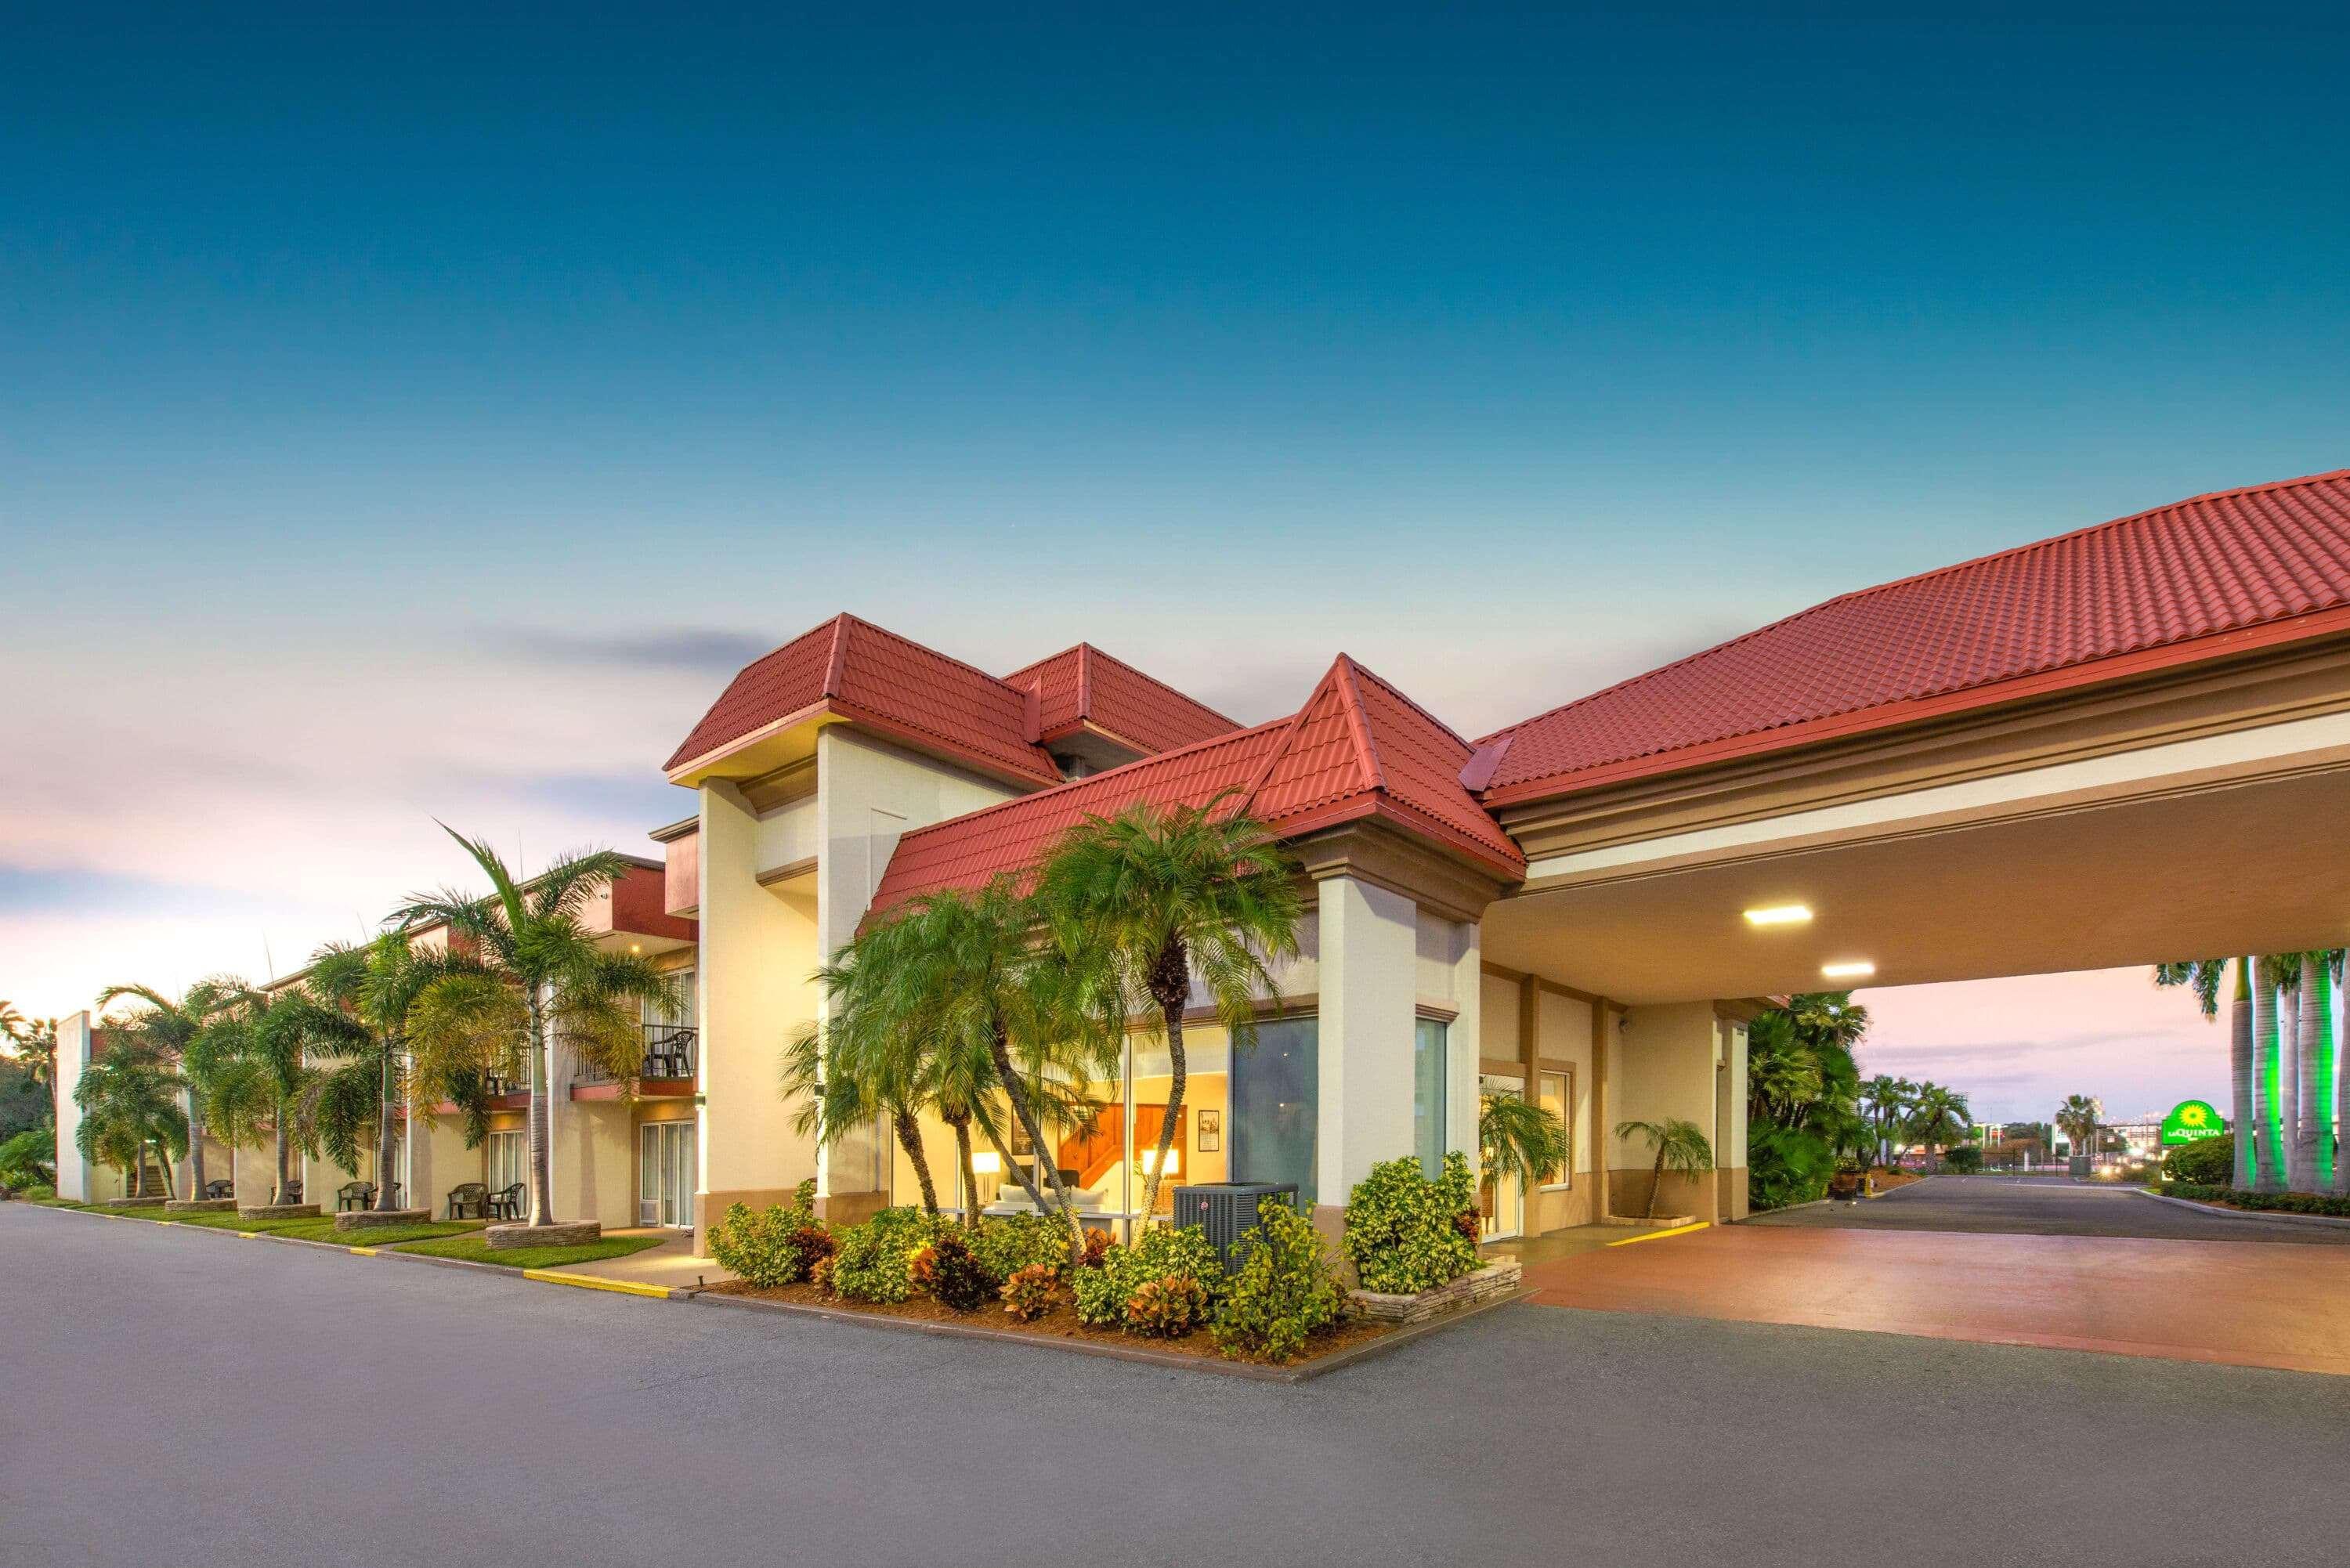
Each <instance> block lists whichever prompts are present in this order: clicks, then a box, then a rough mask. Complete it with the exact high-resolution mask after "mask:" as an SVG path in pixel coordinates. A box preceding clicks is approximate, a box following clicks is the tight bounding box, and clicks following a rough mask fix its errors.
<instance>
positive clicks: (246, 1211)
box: [236, 1203, 318, 1220]
mask: <svg viewBox="0 0 2350 1568" xmlns="http://www.w3.org/2000/svg"><path fill="white" fill-rule="evenodd" d="M236 1217H237V1218H238V1219H240V1220H316V1219H317V1217H318V1206H317V1204H315V1203H246V1204H240V1205H239V1206H238V1207H237V1210H236Z"/></svg>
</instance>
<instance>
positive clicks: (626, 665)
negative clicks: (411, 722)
mask: <svg viewBox="0 0 2350 1568" xmlns="http://www.w3.org/2000/svg"><path fill="white" fill-rule="evenodd" d="M777 641H778V639H775V638H774V637H772V636H770V635H768V634H767V633H765V632H751V631H733V630H729V629H727V628H722V627H692V626H681V627H662V628H654V629H652V630H650V631H631V630H623V629H617V628H616V629H614V630H611V631H598V632H583V631H569V630H556V629H551V628H524V629H515V628H489V629H487V630H485V631H484V633H483V642H484V646H485V647H487V648H489V649H493V650H494V651H497V652H500V653H503V654H505V655H506V656H508V657H511V658H515V659H522V660H525V661H526V662H530V663H538V664H556V665H563V666H567V667H574V668H576V667H581V666H586V667H590V668H598V669H629V670H691V671H694V672H696V673H698V674H708V675H732V674H733V672H734V671H736V670H740V669H742V668H743V666H744V665H746V664H748V663H750V662H751V661H752V660H753V659H756V658H758V657H759V656H760V655H761V654H763V653H766V652H769V651H770V650H772V649H775V647H776V646H777ZM712 695H715V693H712Z"/></svg>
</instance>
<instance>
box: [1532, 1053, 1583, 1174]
mask: <svg viewBox="0 0 2350 1568" xmlns="http://www.w3.org/2000/svg"><path fill="white" fill-rule="evenodd" d="M1540 1078H1541V1088H1540V1090H1539V1094H1540V1096H1541V1104H1542V1108H1543V1109H1544V1110H1546V1111H1548V1112H1550V1114H1551V1115H1553V1116H1556V1117H1557V1118H1558V1119H1559V1121H1560V1123H1561V1124H1562V1125H1563V1126H1565V1128H1566V1138H1567V1147H1566V1158H1565V1159H1564V1160H1563V1161H1561V1162H1560V1163H1559V1164H1558V1166H1557V1167H1556V1168H1553V1169H1550V1170H1546V1171H1544V1172H1543V1177H1542V1184H1543V1186H1544V1188H1546V1189H1564V1188H1567V1187H1571V1186H1573V1185H1574V1184H1575V1075H1573V1074H1571V1073H1544V1074H1542V1075H1540Z"/></svg>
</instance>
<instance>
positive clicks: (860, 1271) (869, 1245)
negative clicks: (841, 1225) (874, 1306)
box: [830, 1208, 940, 1302]
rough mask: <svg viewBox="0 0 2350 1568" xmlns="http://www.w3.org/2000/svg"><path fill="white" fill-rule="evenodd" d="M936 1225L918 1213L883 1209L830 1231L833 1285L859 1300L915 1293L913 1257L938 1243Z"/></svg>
mask: <svg viewBox="0 0 2350 1568" xmlns="http://www.w3.org/2000/svg"><path fill="white" fill-rule="evenodd" d="M939 1228H940V1227H939V1222H938V1221H937V1220H932V1219H931V1217H930V1216H929V1215H927V1214H925V1213H923V1212H922V1211H921V1210H920V1209H910V1208H908V1209H884V1210H881V1212H880V1213H879V1214H876V1215H875V1216H873V1218H872V1219H870V1220H867V1221H866V1222H865V1223H864V1224H862V1225H851V1226H850V1227H849V1228H848V1229H847V1230H846V1231H835V1232H834V1233H833V1241H834V1242H835V1243H836V1248H835V1251H834V1252H833V1254H832V1258H831V1260H830V1261H831V1263H832V1273H831V1284H832V1290H833V1293H835V1294H836V1295H839V1296H844V1297H846V1298H847V1299H848V1300H850V1301H858V1302H901V1301H904V1300H905V1299H906V1298H907V1297H908V1296H910V1295H912V1294H913V1293H914V1284H913V1278H912V1272H911V1271H912V1269H913V1264H914V1255H915V1254H916V1253H918V1252H920V1251H922V1249H923V1248H925V1247H928V1246H929V1245H930V1244H931V1242H933V1241H937V1240H938V1236H939Z"/></svg>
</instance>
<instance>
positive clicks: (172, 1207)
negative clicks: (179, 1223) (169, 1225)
mask: <svg viewBox="0 0 2350 1568" xmlns="http://www.w3.org/2000/svg"><path fill="white" fill-rule="evenodd" d="M235 1207H236V1199H234V1198H174V1199H172V1201H170V1202H169V1203H166V1204H164V1205H163V1212H164V1213H166V1214H225V1213H227V1212H228V1211H229V1210H232V1209H234V1208H235Z"/></svg>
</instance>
